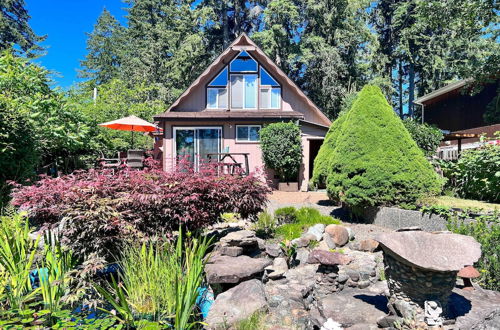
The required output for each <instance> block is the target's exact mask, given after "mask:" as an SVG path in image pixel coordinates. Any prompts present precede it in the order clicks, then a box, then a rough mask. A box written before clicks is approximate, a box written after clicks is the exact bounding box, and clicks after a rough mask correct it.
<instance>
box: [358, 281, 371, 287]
mask: <svg viewBox="0 0 500 330" xmlns="http://www.w3.org/2000/svg"><path fill="white" fill-rule="evenodd" d="M370 284H371V283H370V281H366V280H363V281H359V282H358V288H360V289H365V288H367V287H369V286H370Z"/></svg>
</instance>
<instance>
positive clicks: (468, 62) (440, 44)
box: [372, 0, 500, 116]
mask: <svg viewBox="0 0 500 330" xmlns="http://www.w3.org/2000/svg"><path fill="white" fill-rule="evenodd" d="M495 6H496V5H495V1H491V0H457V1H441V0H426V1H423V0H379V1H377V3H376V6H375V8H374V10H373V11H372V22H373V26H374V29H375V30H376V31H377V33H378V38H379V44H380V45H381V48H380V49H381V52H382V53H383V54H384V56H385V64H386V65H385V73H386V75H388V76H389V77H391V79H392V82H393V84H394V87H395V90H397V94H396V95H395V97H396V98H397V99H393V103H397V104H398V108H399V112H400V114H402V110H403V107H406V108H408V112H409V115H410V116H411V115H413V112H414V105H413V101H414V100H415V95H422V94H424V93H427V92H430V91H432V90H435V89H437V88H440V87H442V86H444V85H445V84H447V83H449V82H450V81H451V80H455V79H463V78H468V77H470V76H472V75H473V73H474V72H475V71H477V70H478V68H480V67H481V66H483V65H484V63H485V61H487V60H488V58H489V57H491V56H493V55H494V54H496V53H498V52H499V50H500V49H499V45H498V43H497V42H496V40H497V38H498V31H496V30H495V25H494V22H495V21H496V20H497V19H498V16H497V14H496V12H495ZM403 103H405V104H406V106H404V105H403Z"/></svg>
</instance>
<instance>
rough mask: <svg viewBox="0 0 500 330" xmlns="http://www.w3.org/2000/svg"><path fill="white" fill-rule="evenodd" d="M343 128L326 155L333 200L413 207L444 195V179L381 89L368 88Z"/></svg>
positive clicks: (356, 103) (349, 113)
mask: <svg viewBox="0 0 500 330" xmlns="http://www.w3.org/2000/svg"><path fill="white" fill-rule="evenodd" d="M339 126H340V127H338V128H337V129H336V130H337V131H338V132H337V133H336V134H337V137H336V138H334V144H333V150H329V151H327V154H328V155H329V160H328V177H327V190H328V193H329V195H330V196H331V197H332V198H333V199H336V200H339V201H342V202H344V203H346V204H348V205H350V206H351V207H365V206H378V205H395V204H402V203H412V202H414V201H415V200H417V199H418V198H419V197H421V196H423V195H428V194H437V193H439V192H440V190H441V180H440V179H439V177H438V175H437V174H436V173H435V172H434V170H433V168H432V166H431V164H430V163H429V162H428V161H427V160H426V159H425V157H424V154H423V152H422V150H420V149H419V148H418V146H417V144H416V143H415V141H414V140H413V139H412V138H411V136H410V134H409V133H408V131H407V130H406V128H405V127H404V125H403V123H402V121H401V120H400V119H399V117H398V116H397V115H396V113H395V112H394V111H393V109H392V108H391V106H390V105H389V104H388V103H387V100H386V99H385V97H384V96H383V94H382V92H381V90H380V88H378V87H375V86H365V87H364V88H363V89H362V90H361V92H360V93H359V95H358V98H357V99H356V101H355V102H354V104H353V106H352V108H351V110H349V111H348V112H347V114H346V115H345V118H341V123H340V125H339ZM332 135H333V137H335V135H334V134H333V133H332ZM332 140H333V138H332ZM331 147H332V146H330V145H329V144H326V146H325V148H331ZM323 152H325V151H323ZM318 166H319V165H318ZM317 170H318V173H320V170H319V168H318V169H317Z"/></svg>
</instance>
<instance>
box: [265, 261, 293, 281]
mask: <svg viewBox="0 0 500 330" xmlns="http://www.w3.org/2000/svg"><path fill="white" fill-rule="evenodd" d="M266 270H270V271H271V272H270V273H269V274H267V276H268V277H269V278H270V279H272V280H275V279H278V278H280V277H283V275H284V274H285V273H286V271H287V270H288V264H287V262H286V259H285V258H276V259H274V261H273V264H272V266H268V267H266Z"/></svg>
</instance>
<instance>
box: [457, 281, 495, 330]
mask: <svg viewBox="0 0 500 330" xmlns="http://www.w3.org/2000/svg"><path fill="white" fill-rule="evenodd" d="M448 309H449V310H450V312H451V314H452V315H451V316H452V317H453V316H455V315H456V316H458V317H457V319H456V323H455V327H456V328H457V329H478V330H479V329H481V330H482V329H484V330H486V329H500V292H498V291H491V290H485V289H482V288H480V287H477V288H476V289H475V290H472V291H466V290H462V289H459V288H455V289H453V294H452V295H451V297H450V301H449V303H448Z"/></svg>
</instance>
